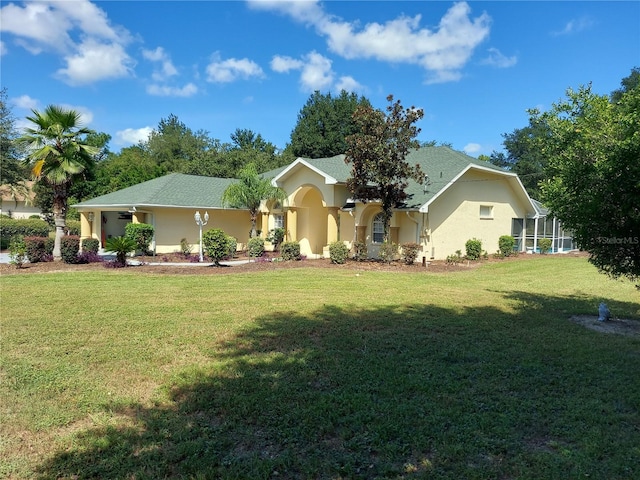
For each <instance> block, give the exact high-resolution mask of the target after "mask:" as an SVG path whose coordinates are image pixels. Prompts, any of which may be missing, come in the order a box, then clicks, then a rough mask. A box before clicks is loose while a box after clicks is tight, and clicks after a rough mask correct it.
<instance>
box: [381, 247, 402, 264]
mask: <svg viewBox="0 0 640 480" xmlns="http://www.w3.org/2000/svg"><path fill="white" fill-rule="evenodd" d="M397 254H398V245H397V244H395V243H393V242H383V243H382V245H380V250H379V252H378V256H379V257H380V260H382V261H383V262H385V263H391V262H393V260H394V259H395V258H396V255H397Z"/></svg>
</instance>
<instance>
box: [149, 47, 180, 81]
mask: <svg viewBox="0 0 640 480" xmlns="http://www.w3.org/2000/svg"><path fill="white" fill-rule="evenodd" d="M142 56H143V57H144V58H145V59H147V60H150V61H152V62H156V63H159V64H160V69H159V70H155V71H154V72H153V74H152V75H151V77H152V78H153V79H154V80H155V81H156V82H162V81H164V80H166V79H167V78H170V77H173V76H174V75H177V74H178V70H177V69H176V67H174V66H173V63H172V62H171V58H170V57H169V55H167V53H166V52H165V51H164V49H163V48H162V47H158V48H156V49H155V50H142Z"/></svg>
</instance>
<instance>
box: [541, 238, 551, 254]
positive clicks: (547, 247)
mask: <svg viewBox="0 0 640 480" xmlns="http://www.w3.org/2000/svg"><path fill="white" fill-rule="evenodd" d="M538 247H539V248H540V253H541V254H543V255H544V254H545V253H549V252H550V251H551V239H550V238H541V239H540V240H538Z"/></svg>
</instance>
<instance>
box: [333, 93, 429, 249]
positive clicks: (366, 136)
mask: <svg viewBox="0 0 640 480" xmlns="http://www.w3.org/2000/svg"><path fill="white" fill-rule="evenodd" d="M387 101H388V102H389V105H388V106H387V109H386V110H387V111H386V114H385V112H383V111H381V110H377V109H374V108H372V107H371V106H368V105H361V106H360V107H358V109H357V110H356V112H355V113H354V116H353V118H354V121H355V125H356V128H357V132H358V133H356V134H353V135H350V136H348V137H347V145H348V146H347V150H346V158H345V161H346V162H347V163H348V164H351V176H350V178H349V179H348V180H347V187H348V188H349V190H350V191H351V193H352V195H353V196H354V198H356V199H359V200H361V201H374V200H377V201H380V202H381V207H382V214H383V221H384V241H385V242H388V241H389V224H390V221H391V217H392V215H393V209H394V208H396V207H398V206H400V205H402V204H403V203H404V202H405V200H406V199H407V194H406V192H405V190H406V188H407V186H408V181H409V179H411V178H413V179H415V180H416V181H421V180H422V177H423V173H422V171H421V169H420V167H419V166H418V165H414V166H411V165H409V163H408V162H407V161H406V157H407V155H408V153H409V150H411V149H415V148H419V147H420V142H418V141H417V140H416V137H417V136H418V134H419V133H420V129H419V128H418V127H417V126H416V125H415V123H416V122H417V121H418V120H420V119H421V118H422V117H423V116H424V112H423V110H422V109H417V108H414V107H411V108H404V107H403V106H402V104H401V103H400V101H399V100H397V101H395V102H394V101H393V95H389V96H388V97H387Z"/></svg>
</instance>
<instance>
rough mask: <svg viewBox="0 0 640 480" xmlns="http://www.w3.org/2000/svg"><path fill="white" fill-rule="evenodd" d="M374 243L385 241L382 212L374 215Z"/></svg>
mask: <svg viewBox="0 0 640 480" xmlns="http://www.w3.org/2000/svg"><path fill="white" fill-rule="evenodd" d="M371 231H372V232H373V243H382V242H383V241H384V215H383V214H382V212H381V213H379V214H377V215H376V216H375V217H373V228H372V229H371Z"/></svg>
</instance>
